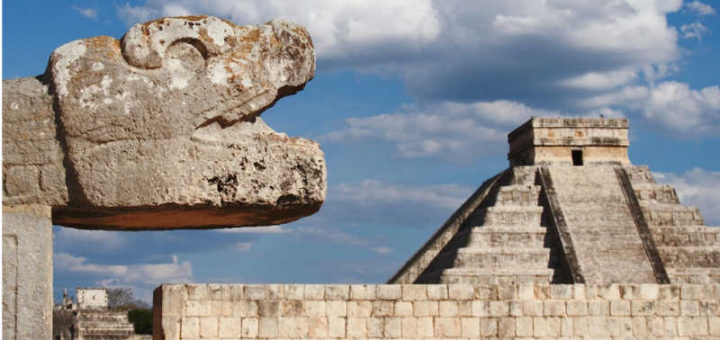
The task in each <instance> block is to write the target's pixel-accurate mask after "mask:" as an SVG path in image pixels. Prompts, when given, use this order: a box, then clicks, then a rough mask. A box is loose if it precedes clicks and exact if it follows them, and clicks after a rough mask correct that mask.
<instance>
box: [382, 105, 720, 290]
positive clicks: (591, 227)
mask: <svg viewBox="0 0 720 340" xmlns="http://www.w3.org/2000/svg"><path fill="white" fill-rule="evenodd" d="M508 141H509V144H510V152H509V153H508V160H509V161H510V168H509V169H507V170H504V171H502V172H501V173H500V174H498V175H496V176H494V177H493V178H491V179H489V180H488V181H486V182H485V183H483V185H482V186H481V188H480V189H479V190H478V191H476V192H475V193H474V194H473V195H472V196H471V197H470V198H469V199H468V201H467V202H465V204H463V205H462V207H461V208H460V209H459V210H458V211H457V212H455V214H453V216H452V217H451V218H450V219H449V220H448V222H446V223H445V225H443V226H442V227H441V228H440V229H439V230H438V231H437V232H436V233H435V235H433V237H432V238H431V239H430V240H429V241H428V242H427V243H426V244H425V245H424V246H423V247H422V248H421V249H420V250H419V251H418V252H417V253H416V254H415V255H414V256H413V257H412V258H411V259H410V260H409V261H408V262H407V263H406V264H405V265H404V266H403V267H402V268H401V269H400V271H398V273H397V274H395V276H393V278H392V279H391V280H390V282H391V283H405V284H407V283H478V284H515V283H524V282H530V283H550V282H552V283H589V284H612V283H638V284H639V283H661V284H662V283H720V228H708V227H707V226H705V225H704V222H703V219H702V216H701V214H700V211H698V209H697V208H695V207H687V206H683V205H681V204H680V202H679V200H678V197H677V194H676V192H675V190H674V189H673V188H672V187H670V186H667V185H660V184H657V183H656V182H655V180H654V178H653V176H652V173H651V172H650V171H649V169H648V168H647V167H646V166H634V165H632V164H630V161H629V158H628V154H627V151H628V145H629V142H628V120H627V119H595V118H532V119H530V120H529V121H528V122H527V123H525V124H523V125H521V126H520V127H518V128H517V129H515V130H514V131H513V132H511V133H510V134H509V135H508Z"/></svg>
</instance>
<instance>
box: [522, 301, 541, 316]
mask: <svg viewBox="0 0 720 340" xmlns="http://www.w3.org/2000/svg"><path fill="white" fill-rule="evenodd" d="M543 309H544V305H543V302H542V301H523V302H522V310H523V315H526V316H542V315H543Z"/></svg>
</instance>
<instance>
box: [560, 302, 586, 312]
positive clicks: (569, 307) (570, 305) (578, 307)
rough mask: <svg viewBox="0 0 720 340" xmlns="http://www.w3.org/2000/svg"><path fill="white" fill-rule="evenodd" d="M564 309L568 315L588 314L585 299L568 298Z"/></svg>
mask: <svg viewBox="0 0 720 340" xmlns="http://www.w3.org/2000/svg"><path fill="white" fill-rule="evenodd" d="M565 309H566V311H567V315H568V316H580V315H587V314H588V308H587V302H586V301H585V300H570V301H568V302H567V303H566V305H565Z"/></svg>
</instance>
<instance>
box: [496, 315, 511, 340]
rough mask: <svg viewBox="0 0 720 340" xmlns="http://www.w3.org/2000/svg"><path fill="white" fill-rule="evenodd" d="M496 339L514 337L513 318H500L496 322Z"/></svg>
mask: <svg viewBox="0 0 720 340" xmlns="http://www.w3.org/2000/svg"><path fill="white" fill-rule="evenodd" d="M498 337H500V338H512V337H515V318H500V319H499V320H498Z"/></svg>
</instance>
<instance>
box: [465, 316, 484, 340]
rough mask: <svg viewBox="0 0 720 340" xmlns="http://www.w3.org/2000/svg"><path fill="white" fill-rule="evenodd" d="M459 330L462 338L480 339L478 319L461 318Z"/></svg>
mask: <svg viewBox="0 0 720 340" xmlns="http://www.w3.org/2000/svg"><path fill="white" fill-rule="evenodd" d="M460 328H461V329H460V334H461V336H462V337H463V338H479V337H480V319H478V318H461V319H460Z"/></svg>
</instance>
